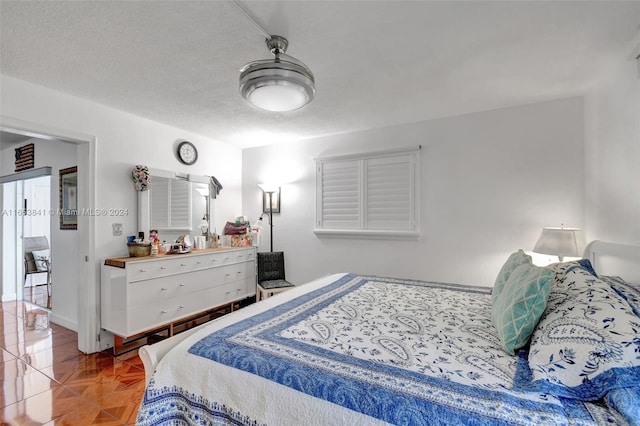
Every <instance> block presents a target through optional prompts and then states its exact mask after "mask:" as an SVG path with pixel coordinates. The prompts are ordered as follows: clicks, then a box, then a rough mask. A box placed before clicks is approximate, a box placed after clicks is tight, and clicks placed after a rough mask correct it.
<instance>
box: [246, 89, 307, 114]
mask: <svg viewBox="0 0 640 426" xmlns="http://www.w3.org/2000/svg"><path fill="white" fill-rule="evenodd" d="M247 100H248V101H249V102H250V103H251V104H252V105H254V106H256V107H258V108H260V109H264V110H267V111H274V112H284V111H294V110H296V109H298V108H301V107H303V106H304V105H306V104H307V103H308V102H309V97H308V96H307V93H306V92H305V90H304V88H302V87H300V86H296V85H290V84H281V83H279V82H272V83H271V84H265V85H261V86H257V87H254V88H253V90H252V91H251V92H250V93H249V94H248V96H247Z"/></svg>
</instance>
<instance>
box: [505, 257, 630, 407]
mask: <svg viewBox="0 0 640 426" xmlns="http://www.w3.org/2000/svg"><path fill="white" fill-rule="evenodd" d="M518 356H519V359H518V364H517V371H516V378H515V388H516V389H519V390H528V391H536V392H548V393H551V394H553V395H557V396H564V397H567V398H574V399H580V400H583V401H593V400H597V399H600V398H602V397H603V396H604V395H606V394H607V392H608V391H610V390H612V389H617V388H622V387H629V386H633V385H637V384H638V383H640V318H638V317H637V316H636V315H634V313H633V312H632V311H631V308H630V306H629V305H628V304H627V302H626V301H625V300H624V299H622V298H621V297H620V296H619V295H618V294H617V293H616V292H615V291H614V290H613V289H612V288H611V287H610V286H609V285H607V284H606V283H604V282H603V281H601V280H600V279H598V278H596V277H594V276H593V275H591V274H590V273H588V272H587V271H586V270H584V269H582V268H575V269H573V270H571V271H569V272H567V273H566V274H565V275H564V276H563V277H559V276H558V275H556V279H555V280H554V285H552V287H551V292H550V294H549V300H548V302H547V309H546V311H545V314H544V316H543V317H542V319H541V321H540V322H539V323H538V327H537V328H536V329H535V330H534V332H533V334H532V336H531V344H530V348H529V353H528V356H527V354H526V353H525V351H521V352H520V353H519V354H518Z"/></svg>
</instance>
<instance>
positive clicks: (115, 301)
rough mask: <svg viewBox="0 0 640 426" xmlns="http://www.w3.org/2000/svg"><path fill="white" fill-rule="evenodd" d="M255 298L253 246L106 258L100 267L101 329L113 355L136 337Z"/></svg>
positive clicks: (166, 330) (190, 322) (167, 332)
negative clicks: (108, 334)
mask: <svg viewBox="0 0 640 426" xmlns="http://www.w3.org/2000/svg"><path fill="white" fill-rule="evenodd" d="M255 294H256V253H255V248H254V247H233V248H232V247H222V248H210V249H202V250H194V251H192V252H191V253H187V254H165V255H159V256H156V257H151V256H147V257H124V258H110V259H106V260H105V263H104V265H102V285H101V308H102V328H103V329H105V330H107V331H110V332H111V333H113V334H114V335H115V336H116V338H115V344H114V352H115V353H116V354H117V353H122V352H125V351H126V350H129V349H131V346H133V348H135V347H138V346H140V345H141V344H144V343H146V340H145V341H142V342H139V343H138V344H136V343H135V342H136V340H139V338H140V337H143V338H146V337H148V336H149V335H151V334H153V333H155V332H157V331H162V332H164V334H165V335H167V336H172V335H173V334H174V333H175V332H176V331H179V330H176V327H177V326H180V327H181V329H182V328H184V329H186V328H188V327H189V326H190V325H197V324H198V323H201V322H204V321H208V320H209V319H212V318H213V317H214V315H216V312H219V311H224V312H223V313H227V312H230V311H233V310H234V309H236V308H237V306H238V303H239V302H241V301H244V300H247V299H248V298H251V299H253V298H254V297H255Z"/></svg>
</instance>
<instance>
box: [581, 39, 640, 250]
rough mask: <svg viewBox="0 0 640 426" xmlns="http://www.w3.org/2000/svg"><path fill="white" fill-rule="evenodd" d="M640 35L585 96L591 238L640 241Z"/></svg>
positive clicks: (615, 57) (614, 58) (615, 56)
mask: <svg viewBox="0 0 640 426" xmlns="http://www.w3.org/2000/svg"><path fill="white" fill-rule="evenodd" d="M638 54H640V32H639V33H638V35H637V36H636V38H635V40H632V41H631V42H629V44H627V45H624V46H621V48H620V49H619V50H618V51H616V52H612V53H611V56H610V60H609V61H607V62H606V64H607V65H608V67H606V68H605V69H604V72H603V74H602V75H601V76H600V79H599V81H598V84H597V85H596V87H595V88H594V89H593V90H592V91H591V92H590V93H589V94H588V96H586V98H585V111H586V119H585V123H586V131H585V133H586V171H587V175H586V203H587V205H586V223H587V237H588V238H589V239H600V240H607V241H618V242H621V243H628V244H639V243H640V78H639V73H640V66H639V65H638V63H637V61H636V60H635V57H636V56H637V55H638Z"/></svg>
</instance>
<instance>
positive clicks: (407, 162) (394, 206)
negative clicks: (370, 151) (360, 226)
mask: <svg viewBox="0 0 640 426" xmlns="http://www.w3.org/2000/svg"><path fill="white" fill-rule="evenodd" d="M365 161H366V165H367V166H366V171H367V173H366V176H365V181H366V185H365V189H366V192H365V197H366V209H365V211H366V216H365V224H364V227H365V228H366V229H413V214H412V212H413V206H412V200H413V197H412V194H413V179H412V173H413V167H412V164H411V157H410V156H408V155H403V156H396V157H388V158H372V159H369V160H365Z"/></svg>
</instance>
